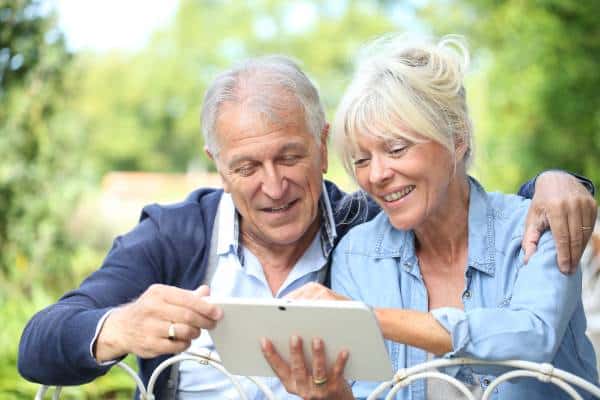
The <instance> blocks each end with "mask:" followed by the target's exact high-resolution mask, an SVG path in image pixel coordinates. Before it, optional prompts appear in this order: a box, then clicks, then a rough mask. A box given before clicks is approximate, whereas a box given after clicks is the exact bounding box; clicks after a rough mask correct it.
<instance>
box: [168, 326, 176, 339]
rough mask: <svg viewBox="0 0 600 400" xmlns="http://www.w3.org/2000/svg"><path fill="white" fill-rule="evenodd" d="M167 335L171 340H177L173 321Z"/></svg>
mask: <svg viewBox="0 0 600 400" xmlns="http://www.w3.org/2000/svg"><path fill="white" fill-rule="evenodd" d="M167 337H168V338H169V340H175V339H176V336H175V324H174V323H173V322H171V323H170V324H169V330H168V332H167Z"/></svg>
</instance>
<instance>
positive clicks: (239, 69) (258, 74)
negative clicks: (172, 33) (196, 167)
mask: <svg viewBox="0 0 600 400" xmlns="http://www.w3.org/2000/svg"><path fill="white" fill-rule="evenodd" d="M290 95H291V96H290ZM290 100H291V101H297V102H298V103H299V104H300V106H301V107H302V109H303V111H304V118H305V121H306V127H307V129H308V130H309V132H310V133H311V134H313V135H314V137H315V139H316V140H317V141H319V140H320V137H321V133H322V131H323V129H324V127H325V112H324V111H323V104H322V103H321V99H320V97H319V93H318V91H317V88H316V87H315V85H314V84H313V83H312V82H311V80H310V79H309V78H308V77H307V76H306V75H305V74H304V72H302V70H301V69H300V67H298V64H296V62H294V61H293V60H292V59H290V58H289V57H285V56H280V55H271V56H264V57H257V58H252V59H248V60H246V61H244V62H242V63H241V64H238V65H236V66H234V67H233V68H231V69H229V70H227V71H225V72H223V73H221V74H220V75H218V76H217V77H216V78H215V79H214V80H213V82H212V84H211V85H210V86H209V88H208V89H207V91H206V94H205V96H204V103H203V106H202V113H201V124H202V134H203V135H204V145H205V146H206V148H207V149H208V150H209V151H210V152H211V153H212V154H213V155H214V156H217V155H218V151H219V148H218V140H217V131H216V125H217V120H218V118H219V113H220V112H221V106H222V105H223V104H224V103H231V104H240V103H241V102H242V101H248V102H249V105H251V106H252V107H254V108H255V109H256V111H257V112H259V113H262V114H264V115H265V116H267V117H268V118H269V119H270V120H271V121H274V122H279V121H281V112H282V111H285V110H288V109H289V106H290V104H289V103H290ZM319 143H320V142H319Z"/></svg>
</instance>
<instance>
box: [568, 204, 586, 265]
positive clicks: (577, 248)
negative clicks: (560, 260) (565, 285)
mask: <svg viewBox="0 0 600 400" xmlns="http://www.w3.org/2000/svg"><path fill="white" fill-rule="evenodd" d="M581 212H582V210H581V208H580V207H579V206H578V205H577V204H575V205H571V206H570V207H569V209H568V214H567V221H568V224H569V247H570V260H569V271H568V273H572V272H573V271H575V268H577V264H578V263H579V258H580V257H581V254H582V253H583V244H584V238H583V237H584V231H583V230H582V229H581V227H582V226H583V216H582V215H581Z"/></svg>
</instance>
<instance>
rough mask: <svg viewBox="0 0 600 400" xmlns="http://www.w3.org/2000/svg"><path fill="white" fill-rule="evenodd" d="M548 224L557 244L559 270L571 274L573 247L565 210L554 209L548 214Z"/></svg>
mask: <svg viewBox="0 0 600 400" xmlns="http://www.w3.org/2000/svg"><path fill="white" fill-rule="evenodd" d="M546 215H547V217H548V224H549V225H550V230H551V231H552V236H553V237H554V242H555V243H556V259H557V262H558V269H559V270H560V271H561V272H562V273H564V274H567V273H569V271H570V269H571V246H570V236H569V222H568V220H567V215H566V213H565V212H564V210H561V209H560V207H558V206H557V207H554V208H553V209H551V210H548V212H547V213H546Z"/></svg>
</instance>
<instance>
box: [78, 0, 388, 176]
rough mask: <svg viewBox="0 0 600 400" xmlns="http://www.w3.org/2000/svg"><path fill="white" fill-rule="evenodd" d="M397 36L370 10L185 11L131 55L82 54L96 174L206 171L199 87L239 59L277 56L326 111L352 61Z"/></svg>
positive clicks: (199, 7)
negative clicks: (371, 43) (298, 70)
mask: <svg viewBox="0 0 600 400" xmlns="http://www.w3.org/2000/svg"><path fill="white" fill-rule="evenodd" d="M394 29H397V28H395V25H394V23H393V22H392V21H391V20H390V18H389V17H387V16H386V15H385V10H384V9H383V8H382V7H380V6H377V5H376V4H375V3H373V2H372V1H364V0H363V1H348V2H338V5H337V6H335V5H332V4H330V3H328V2H320V1H316V0H314V1H303V2H283V1H273V0H259V1H253V2H230V1H201V2H198V1H185V0H182V1H181V3H180V8H179V11H178V13H177V15H176V17H175V19H174V21H173V23H172V24H171V25H170V26H169V27H167V28H166V29H165V30H163V31H161V32H158V33H157V34H155V36H154V37H153V39H152V40H151V42H150V44H149V45H148V47H147V48H145V49H143V50H142V51H140V52H138V53H136V54H127V53H122V52H121V53H118V52H113V53H110V54H86V55H84V56H83V57H80V60H79V62H78V63H76V65H75V67H76V69H78V70H80V71H83V73H82V75H83V79H84V86H83V88H82V92H81V96H80V97H79V99H78V101H77V104H78V106H77V108H78V114H79V115H80V116H81V117H82V118H83V120H84V124H85V130H86V132H88V133H89V140H90V142H89V147H88V152H89V154H90V155H92V156H90V158H93V159H95V160H97V166H98V167H99V169H100V170H101V171H107V170H110V169H122V170H154V171H179V172H182V171H186V170H188V169H190V168H212V163H210V162H208V160H207V159H206V158H205V157H204V154H203V151H202V138H201V134H200V124H199V111H200V106H201V102H202V97H203V94H204V90H205V88H206V85H207V84H208V82H210V80H212V78H214V76H215V75H216V74H217V73H218V72H219V71H221V70H223V69H225V68H227V67H229V66H231V65H232V64H233V63H235V62H237V61H240V60H242V59H243V58H246V57H251V56H256V55H261V54H269V53H283V54H287V55H290V56H293V57H295V58H296V59H297V60H299V61H300V62H301V63H303V64H304V66H305V67H306V69H307V71H308V72H309V74H310V75H311V77H313V78H315V80H316V81H317V83H318V84H319V85H320V87H321V93H322V95H323V98H324V101H325V103H326V106H327V108H328V109H329V110H333V108H334V107H335V105H336V103H337V101H338V99H339V96H340V95H341V92H342V90H343V87H344V86H345V84H346V83H347V81H348V79H349V78H350V74H349V72H350V70H351V57H352V56H353V55H354V53H355V51H356V49H357V47H358V46H359V45H360V44H361V43H363V42H365V41H366V40H367V39H368V38H370V37H373V36H376V35H378V34H381V33H383V32H387V31H390V30H394Z"/></svg>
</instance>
